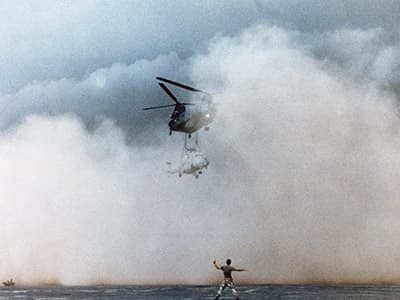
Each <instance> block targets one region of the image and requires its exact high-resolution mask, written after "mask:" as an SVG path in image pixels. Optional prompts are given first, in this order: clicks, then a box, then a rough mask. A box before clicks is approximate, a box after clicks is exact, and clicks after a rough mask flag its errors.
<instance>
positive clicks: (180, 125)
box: [168, 101, 215, 133]
mask: <svg viewBox="0 0 400 300" xmlns="http://www.w3.org/2000/svg"><path fill="white" fill-rule="evenodd" d="M214 117H215V108H214V106H213V104H212V103H211V102H210V101H202V103H200V104H199V105H195V106H193V107H191V106H190V107H189V106H188V107H186V109H184V110H183V111H182V110H181V111H180V112H179V111H177V109H175V110H174V112H173V113H172V114H171V120H170V121H169V123H168V126H169V129H170V130H171V131H179V132H185V133H193V132H196V131H197V130H199V129H200V128H202V127H206V126H208V125H209V124H210V123H211V122H212V121H213V120H214Z"/></svg>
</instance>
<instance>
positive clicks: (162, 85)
mask: <svg viewBox="0 0 400 300" xmlns="http://www.w3.org/2000/svg"><path fill="white" fill-rule="evenodd" d="M159 85H160V86H161V88H162V89H163V90H164V92H166V93H167V94H168V96H170V97H171V99H172V100H174V102H175V103H176V104H180V103H179V101H178V99H176V97H175V96H174V94H172V93H171V91H170V90H169V89H168V88H167V87H166V86H165V84H164V83H159Z"/></svg>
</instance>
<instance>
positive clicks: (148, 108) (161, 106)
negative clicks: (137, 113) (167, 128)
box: [143, 104, 176, 110]
mask: <svg viewBox="0 0 400 300" xmlns="http://www.w3.org/2000/svg"><path fill="white" fill-rule="evenodd" d="M175 105H176V104H169V105H160V106H151V107H145V108H143V110H151V109H159V108H167V107H172V106H175Z"/></svg>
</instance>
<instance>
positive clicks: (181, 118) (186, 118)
mask: <svg viewBox="0 0 400 300" xmlns="http://www.w3.org/2000/svg"><path fill="white" fill-rule="evenodd" d="M156 79H157V80H159V81H163V82H166V83H169V84H172V85H175V86H177V87H180V88H183V89H186V90H189V91H191V92H195V93H201V94H202V96H201V97H199V99H198V101H197V103H193V102H179V101H178V99H177V98H176V97H175V95H174V94H172V92H171V91H170V90H169V89H168V88H167V86H166V85H165V84H164V83H162V82H160V83H158V84H159V85H160V87H161V88H162V89H163V90H164V92H165V93H167V95H168V96H169V97H170V98H171V99H172V101H174V102H175V104H169V105H161V106H152V107H145V108H143V110H152V109H160V108H166V107H172V106H174V110H173V112H172V113H171V115H170V121H169V122H168V126H169V134H170V135H171V134H172V131H178V132H184V133H185V141H186V136H188V137H189V138H190V137H191V134H192V133H194V132H196V131H198V130H199V129H200V128H203V127H205V129H206V130H208V125H209V124H210V123H211V122H212V121H213V120H214V117H215V107H214V105H213V103H212V101H211V95H210V94H209V93H207V92H204V91H202V90H199V89H195V88H193V87H191V86H188V85H185V84H182V83H179V82H176V81H172V80H170V79H167V78H163V77H156ZM196 139H197V136H196Z"/></svg>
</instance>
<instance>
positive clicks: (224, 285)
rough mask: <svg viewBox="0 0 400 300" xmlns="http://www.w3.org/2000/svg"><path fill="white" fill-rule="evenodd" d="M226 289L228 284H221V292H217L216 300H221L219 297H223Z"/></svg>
mask: <svg viewBox="0 0 400 300" xmlns="http://www.w3.org/2000/svg"><path fill="white" fill-rule="evenodd" d="M225 288H226V283H225V282H223V283H221V285H220V286H219V290H218V292H217V296H215V300H217V299H219V297H221V295H222V292H223V290H224V289H225Z"/></svg>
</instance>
